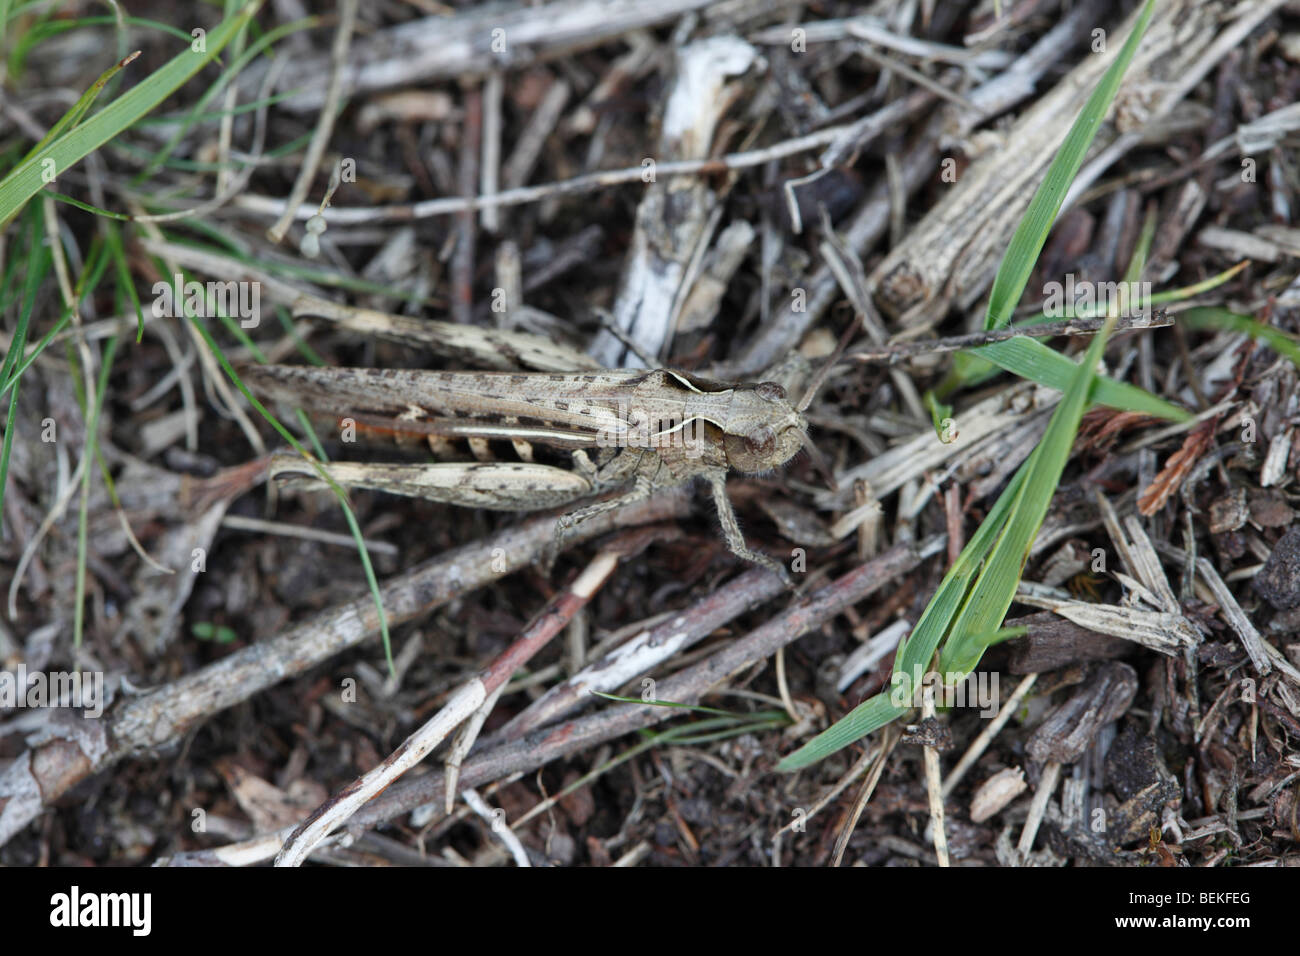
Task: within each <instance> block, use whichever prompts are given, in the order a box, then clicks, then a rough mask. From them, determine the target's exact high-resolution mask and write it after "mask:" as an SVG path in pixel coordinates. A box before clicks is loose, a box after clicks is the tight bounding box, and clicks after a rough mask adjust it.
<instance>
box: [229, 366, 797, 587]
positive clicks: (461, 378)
mask: <svg viewBox="0 0 1300 956" xmlns="http://www.w3.org/2000/svg"><path fill="white" fill-rule="evenodd" d="M243 376H244V378H245V380H246V381H248V382H249V384H250V385H251V386H252V387H253V388H254V389H255V390H257V391H259V392H262V393H264V394H266V395H268V396H270V397H274V398H278V399H283V400H285V401H287V402H290V403H292V404H296V405H302V406H304V407H306V408H310V409H315V410H317V411H320V412H325V413H329V414H331V415H334V416H337V417H339V418H342V419H344V420H346V419H351V420H353V421H354V422H355V423H356V424H357V425H360V426H371V427H380V428H385V429H389V430H392V431H396V432H401V433H416V434H424V435H428V436H431V439H430V440H431V444H432V443H436V442H438V441H439V440H443V441H445V440H448V439H455V438H462V439H467V440H468V441H469V443H470V447H471V449H473V450H474V451H475V453H476V456H481V455H484V454H485V453H486V450H487V447H486V446H487V442H488V441H490V440H507V441H510V442H512V443H513V445H514V447H515V450H516V452H517V454H518V457H519V459H520V460H519V461H516V462H500V461H476V462H472V463H451V462H440V463H432V464H419V465H407V464H369V463H366V464H361V463H353V462H334V463H330V464H328V465H326V466H324V467H325V468H326V469H327V470H328V472H329V474H330V476H331V478H333V479H334V480H335V481H337V482H338V483H339V484H340V485H343V486H345V487H358V488H370V489H375V490H379V491H388V492H392V493H395V494H401V495H408V496H412V497H419V498H426V499H429V500H433V501H440V502H445V503H448V504H456V505H463V506H468V507H477V508H486V509H490V510H495V511H536V510H543V509H547V508H554V507H561V506H565V505H571V504H574V503H576V502H579V501H582V500H584V499H587V498H592V497H594V496H596V495H600V494H604V493H606V492H609V491H614V490H619V491H621V492H622V494H621V495H619V496H618V497H616V498H613V499H611V500H606V501H600V502H597V503H595V504H591V505H588V506H586V507H583V508H580V509H578V510H576V511H573V512H570V513H569V514H567V515H565V516H564V517H562V518H561V519H560V520H559V521H558V522H557V526H556V536H557V537H556V543H557V545H558V543H559V542H560V541H561V540H562V537H563V535H564V533H565V531H566V530H567V529H568V528H570V527H572V526H573V525H574V524H576V523H577V522H580V521H582V520H584V519H587V518H591V517H593V516H595V515H597V514H600V513H601V512H604V511H607V510H609V509H612V508H616V507H619V506H621V505H623V504H626V503H629V502H631V501H635V500H638V499H642V498H646V497H648V496H649V495H651V494H652V493H653V492H654V491H656V490H658V489H661V488H666V487H671V486H676V485H680V484H683V483H686V482H688V481H691V480H693V479H696V478H701V479H703V480H704V481H706V482H707V483H708V485H709V488H710V490H711V491H712V493H713V500H714V504H715V505H716V507H717V512H718V518H719V520H720V522H721V525H722V533H723V536H724V538H725V539H726V542H727V546H728V547H729V548H730V549H731V551H732V553H734V554H735V555H737V556H738V557H741V558H744V559H745V560H747V561H752V562H754V563H755V564H759V565H761V566H763V567H765V568H769V569H771V570H772V571H774V572H775V573H777V574H779V575H781V576H782V577H783V578H785V579H786V580H787V581H788V580H789V577H788V575H787V574H786V571H785V568H784V566H783V565H782V564H781V563H779V562H777V561H776V560H774V559H772V558H771V557H769V556H767V555H765V554H760V553H758V552H756V551H753V550H751V549H750V548H749V547H748V546H747V545H746V543H745V538H744V536H743V535H742V534H741V531H740V526H739V524H738V522H737V521H736V515H735V512H734V511H733V510H732V507H731V503H730V501H729V499H728V498H727V491H726V477H727V472H728V471H729V470H730V469H732V468H735V469H736V470H738V471H741V472H744V473H747V474H755V473H761V472H766V471H771V470H773V469H775V468H778V467H780V466H781V465H784V464H785V463H786V462H787V461H789V460H790V459H791V458H793V457H794V455H795V454H796V453H797V452H798V451H799V450H800V448H802V447H804V446H805V444H806V442H807V433H806V432H807V423H806V422H805V421H804V418H803V415H802V414H801V411H802V408H799V409H796V408H795V407H794V406H793V405H792V404H790V402H788V401H787V400H786V393H785V389H784V388H783V387H782V386H781V385H778V384H776V383H774V382H760V383H755V384H739V383H730V382H717V381H711V380H709V379H705V378H701V377H699V376H696V375H692V374H689V373H686V372H679V371H673V370H670V369H656V370H653V371H645V370H610V369H591V370H584V371H577V372H563V373H561V372H517V373H516V372H434V371H419V370H406V369H371V368H314V367H310V366H285V365H264V366H252V367H249V368H246V369H244V370H243ZM805 404H806V403H805ZM534 445H541V446H545V447H547V448H551V449H557V450H559V451H560V452H561V453H567V454H568V455H569V456H571V459H572V465H573V467H572V469H568V468H562V467H557V466H555V465H548V464H542V463H539V462H535V461H534V460H533V457H534ZM593 457H594V460H593ZM271 475H272V477H282V478H288V479H291V480H294V481H295V482H297V483H300V484H301V483H303V481H304V480H306V481H307V482H308V483H310V482H312V481H313V480H315V481H316V482H317V483H318V482H319V479H318V478H317V473H316V472H315V470H314V468H313V467H312V466H311V464H309V463H307V462H305V461H303V459H301V458H300V457H298V456H290V455H277V456H275V457H274V458H273V459H272V463H271Z"/></svg>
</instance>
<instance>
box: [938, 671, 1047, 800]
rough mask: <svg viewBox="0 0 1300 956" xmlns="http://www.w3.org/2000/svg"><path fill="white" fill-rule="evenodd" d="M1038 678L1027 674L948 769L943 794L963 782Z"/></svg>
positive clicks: (950, 791)
mask: <svg viewBox="0 0 1300 956" xmlns="http://www.w3.org/2000/svg"><path fill="white" fill-rule="evenodd" d="M1037 679H1038V675H1037V674H1027V675H1025V677H1024V678H1023V679H1022V680H1021V681H1020V683H1019V684H1017V685H1016V689H1015V690H1014V691H1012V692H1011V696H1010V697H1008V698H1007V702H1006V703H1005V704H1003V705H1002V709H1001V710H999V711H998V715H997V716H996V717H994V718H993V721H992V723H990V724H989V725H988V726H987V727H985V728H984V729H983V730H981V731H980V733H979V736H978V737H976V738H975V739H974V740H973V741H971V745H970V746H969V747H968V748H967V749H966V752H965V753H964V754H962V756H961V759H960V760H958V761H957V766H955V767H953V768H952V770H950V771H948V777H947V779H945V780H944V782H943V795H944V796H945V797H947V796H951V795H952V792H953V790H955V789H956V788H957V784H959V783H961V779H962V777H964V776H966V773H967V771H969V770H970V768H971V767H973V766H975V761H977V760H979V759H980V757H981V756H982V755H983V753H984V751H985V750H987V749H988V746H989V744H991V743H992V742H993V738H994V737H996V736H997V735H998V731H1000V730H1001V729H1002V728H1003V727H1004V726H1005V725H1006V722H1007V721H1008V720H1010V719H1011V715H1012V714H1014V713H1015V712H1016V709H1017V708H1019V706H1020V702H1021V701H1022V700H1024V699H1025V695H1026V694H1028V693H1029V688H1031V687H1033V686H1034V681H1035V680H1037Z"/></svg>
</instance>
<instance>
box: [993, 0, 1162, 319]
mask: <svg viewBox="0 0 1300 956" xmlns="http://www.w3.org/2000/svg"><path fill="white" fill-rule="evenodd" d="M1155 8H1156V5H1155V0H1147V2H1146V4H1145V5H1144V6H1143V8H1142V13H1141V14H1140V15H1139V17H1138V20H1137V23H1136V24H1135V25H1134V27H1133V32H1132V33H1130V34H1129V37H1128V39H1127V40H1126V41H1124V46H1123V47H1122V48H1121V49H1120V51H1119V55H1118V56H1116V57H1115V62H1114V63H1112V64H1111V65H1110V67H1109V68H1108V69H1107V70H1106V73H1105V75H1103V76H1102V78H1101V82H1099V83H1098V84H1097V88H1096V89H1094V90H1093V91H1092V95H1091V96H1089V97H1088V102H1087V103H1085V104H1084V107H1083V110H1082V111H1081V112H1080V113H1079V115H1078V117H1077V118H1076V119H1075V121H1074V125H1073V126H1071V127H1070V131H1069V132H1068V133H1067V134H1066V136H1065V140H1064V142H1062V143H1061V146H1060V148H1059V149H1058V150H1057V151H1056V156H1055V157H1054V158H1053V160H1052V164H1051V165H1050V166H1049V167H1048V168H1047V175H1046V176H1044V177H1043V181H1042V182H1041V183H1040V184H1039V186H1038V189H1037V191H1035V193H1034V198H1033V199H1031V200H1030V201H1029V208H1028V209H1026V210H1025V214H1024V216H1023V217H1022V218H1021V220H1020V225H1019V226H1018V227H1017V228H1016V232H1015V235H1013V236H1012V237H1011V244H1010V245H1009V246H1008V247H1007V251H1006V255H1004V256H1003V257H1002V264H1001V265H1000V266H998V274H997V278H995V279H994V280H993V291H992V292H991V293H990V294H989V308H988V313H987V315H986V316H985V319H984V328H986V329H997V328H1001V327H1002V326H1004V325H1006V324H1007V323H1008V322H1009V321H1011V314H1012V312H1013V311H1014V310H1015V307H1016V304H1017V303H1018V302H1019V301H1020V296H1021V295H1022V294H1024V291H1025V285H1026V284H1027V283H1028V282H1029V275H1030V273H1031V272H1033V270H1034V264H1035V263H1036V262H1037V261H1038V254H1039V252H1041V251H1042V248H1043V243H1045V242H1046V241H1047V234H1048V233H1049V232H1051V229H1052V224H1053V223H1054V222H1055V221H1056V214H1057V213H1058V212H1059V211H1060V209H1061V203H1062V202H1064V201H1065V194H1066V193H1067V192H1068V191H1069V189H1070V184H1071V183H1072V182H1074V177H1075V176H1076V175H1077V174H1078V172H1079V167H1080V166H1082V165H1083V160H1084V157H1085V156H1086V155H1087V152H1088V147H1089V146H1091V145H1092V140H1093V137H1094V136H1096V134H1097V129H1098V128H1099V127H1100V126H1101V121H1102V120H1103V119H1105V117H1106V111H1107V110H1109V109H1110V104H1111V101H1112V100H1114V99H1115V94H1116V93H1117V92H1118V91H1119V84H1120V80H1121V79H1123V76H1124V71H1125V70H1127V69H1128V65H1129V63H1130V62H1131V61H1132V59H1133V55H1134V54H1135V53H1136V52H1137V48H1138V44H1139V43H1141V42H1142V35H1143V34H1144V33H1146V29H1147V23H1148V22H1150V20H1151V14H1152V13H1154V12H1155Z"/></svg>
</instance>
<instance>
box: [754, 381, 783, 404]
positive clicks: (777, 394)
mask: <svg viewBox="0 0 1300 956" xmlns="http://www.w3.org/2000/svg"><path fill="white" fill-rule="evenodd" d="M754 391H756V392H758V397H759V398H765V399H767V400H768V401H769V402H777V401H782V400H784V399H785V389H784V388H782V387H781V386H780V385H778V384H776V382H759V383H758V385H757V386H755V388H754Z"/></svg>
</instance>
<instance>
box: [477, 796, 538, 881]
mask: <svg viewBox="0 0 1300 956" xmlns="http://www.w3.org/2000/svg"><path fill="white" fill-rule="evenodd" d="M463 796H464V797H465V802H466V803H467V804H469V808H470V809H471V810H473V811H474V812H475V813H477V814H478V815H479V816H481V817H482V818H483V819H484V820H486V821H488V823H489V824H491V827H490V829H491V830H492V833H493V834H494V835H495V836H496V838H497V839H499V840H500V841H501V842H502V843H504V844H505V845H506V849H507V850H509V851H510V855H511V856H512V857H514V860H515V865H516V866H529V867H530V866H532V865H533V864H532V862H531V861H530V860H529V859H528V851H527V850H525V849H524V845H523V844H522V843H520V842H519V837H517V836H515V831H514V830H512V829H510V828H509V827H508V826H506V825H505V824H504V823H503V822H502V821H500V820H498V819H497V815H496V812H495V811H494V810H493V809H492V808H491V807H489V806H488V805H487V802H486V801H485V800H484V799H483V798H482V797H480V796H479V795H478V791H477V790H473V789H471V790H466V791H465V793H464V794H463Z"/></svg>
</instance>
